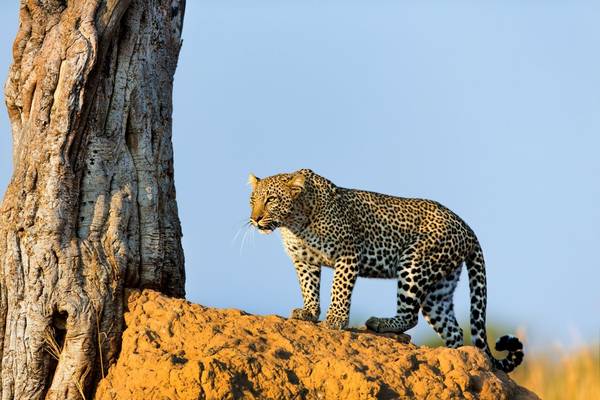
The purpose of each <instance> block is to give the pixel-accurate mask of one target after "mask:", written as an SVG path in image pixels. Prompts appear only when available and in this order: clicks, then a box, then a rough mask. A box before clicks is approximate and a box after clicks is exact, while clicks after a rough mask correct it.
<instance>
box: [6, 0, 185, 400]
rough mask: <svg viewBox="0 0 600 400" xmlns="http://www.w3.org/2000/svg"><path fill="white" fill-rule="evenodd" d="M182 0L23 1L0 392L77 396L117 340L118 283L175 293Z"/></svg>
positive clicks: (179, 257)
mask: <svg viewBox="0 0 600 400" xmlns="http://www.w3.org/2000/svg"><path fill="white" fill-rule="evenodd" d="M184 8H185V0H77V1H76V0H73V1H66V0H22V1H21V7H20V26H19V30H18V33H17V36H16V39H15V42H14V45H13V57H14V60H13V64H12V66H11V68H10V71H9V75H8V80H7V82H6V87H5V95H6V104H7V108H8V113H9V117H10V121H11V124H12V136H13V168H14V173H13V176H12V179H11V181H10V183H9V186H8V189H7V191H6V194H5V197H4V200H3V202H2V205H1V206H0V274H1V278H0V351H1V352H2V364H1V368H2V369H1V374H0V377H1V390H2V396H1V398H2V399H3V400H7V399H40V398H48V399H61V400H62V399H76V398H81V397H82V394H87V395H89V394H90V393H91V392H92V391H93V390H94V385H95V383H96V382H97V380H98V378H99V377H100V376H102V375H103V374H104V373H105V372H106V370H107V369H108V366H109V364H110V363H111V362H112V361H113V360H114V358H115V356H116V354H117V353H118V351H119V341H120V338H121V333H122V331H123V301H124V299H123V296H124V289H125V288H154V289H156V290H159V291H162V292H164V293H166V294H168V295H171V296H184V280H185V276H184V269H183V252H182V248H181V241H180V238H181V230H180V224H179V219H178V215H177V205H176V201H175V187H174V183H173V154H172V145H171V109H172V102H171V96H172V85H173V74H174V71H175V67H176V63H177V58H178V54H179V49H180V46H181V27H182V24H183V12H184Z"/></svg>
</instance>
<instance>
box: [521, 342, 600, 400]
mask: <svg viewBox="0 0 600 400" xmlns="http://www.w3.org/2000/svg"><path fill="white" fill-rule="evenodd" d="M510 376H511V378H513V379H514V380H515V381H517V382H518V383H519V384H520V385H522V386H524V387H526V388H528V389H529V390H532V391H533V392H534V393H536V394H537V395H538V396H539V397H540V398H542V399H543V400H565V399H568V400H588V399H590V400H592V399H600V344H597V345H592V346H589V347H584V348H581V349H578V350H576V351H573V352H571V353H566V352H565V351H564V350H560V349H557V350H556V351H555V354H547V355H537V356H536V355H531V356H528V355H527V354H526V355H525V361H524V362H523V365H521V366H519V367H518V368H517V369H516V370H515V372H513V373H511V374H510Z"/></svg>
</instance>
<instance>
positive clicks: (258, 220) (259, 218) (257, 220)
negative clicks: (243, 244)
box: [254, 215, 263, 224]
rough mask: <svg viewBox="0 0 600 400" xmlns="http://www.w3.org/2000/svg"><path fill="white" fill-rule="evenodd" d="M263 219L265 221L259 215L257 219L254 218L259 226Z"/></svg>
mask: <svg viewBox="0 0 600 400" xmlns="http://www.w3.org/2000/svg"><path fill="white" fill-rule="evenodd" d="M261 219H263V217H262V216H261V215H259V216H257V217H256V218H254V221H256V223H257V224H258V223H259V222H260V220H261Z"/></svg>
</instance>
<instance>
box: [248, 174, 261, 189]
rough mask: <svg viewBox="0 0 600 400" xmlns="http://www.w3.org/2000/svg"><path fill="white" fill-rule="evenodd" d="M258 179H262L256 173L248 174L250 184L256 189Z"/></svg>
mask: <svg viewBox="0 0 600 400" xmlns="http://www.w3.org/2000/svg"><path fill="white" fill-rule="evenodd" d="M258 181H260V179H258V178H257V177H256V176H254V174H250V175H248V184H249V185H250V186H252V190H255V189H256V185H257V184H258Z"/></svg>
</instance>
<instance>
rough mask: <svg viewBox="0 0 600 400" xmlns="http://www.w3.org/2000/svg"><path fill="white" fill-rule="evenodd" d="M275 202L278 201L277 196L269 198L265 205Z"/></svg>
mask: <svg viewBox="0 0 600 400" xmlns="http://www.w3.org/2000/svg"><path fill="white" fill-rule="evenodd" d="M275 200H276V197H275V196H269V197H267V200H265V204H269V203H272V202H274V201H275Z"/></svg>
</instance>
